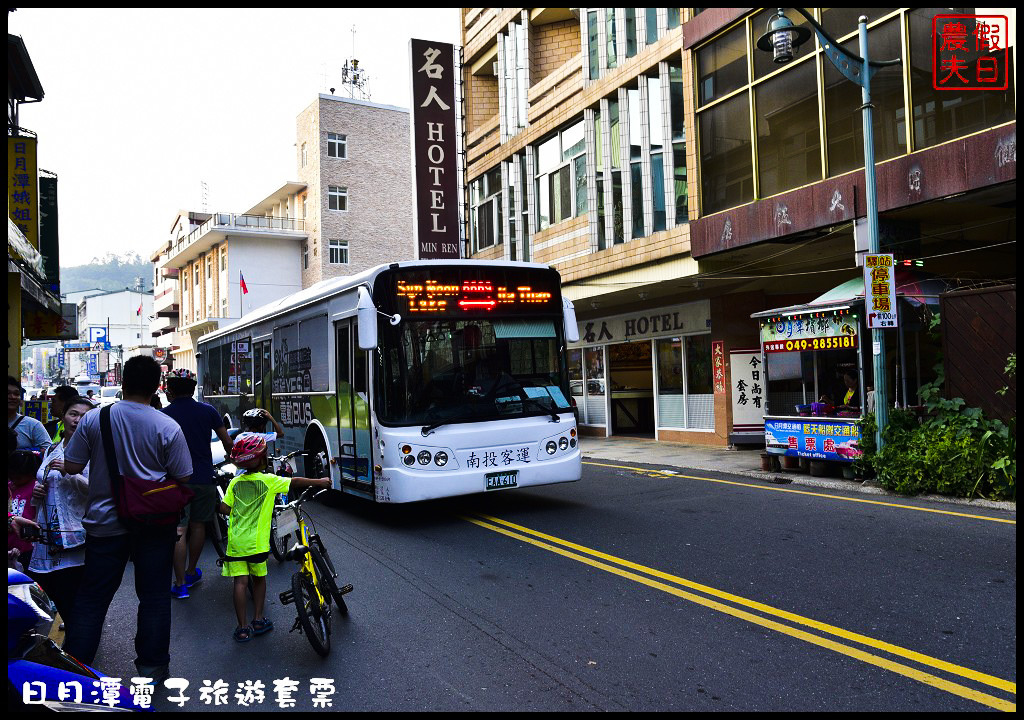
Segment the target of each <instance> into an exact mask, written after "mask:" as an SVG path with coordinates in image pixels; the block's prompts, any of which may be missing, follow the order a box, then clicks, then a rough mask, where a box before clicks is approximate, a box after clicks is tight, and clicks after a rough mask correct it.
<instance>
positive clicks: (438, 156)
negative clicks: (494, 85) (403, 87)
mask: <svg viewBox="0 0 1024 720" xmlns="http://www.w3.org/2000/svg"><path fill="white" fill-rule="evenodd" d="M409 44H410V47H411V50H412V100H413V103H412V134H413V138H412V140H413V142H412V145H413V182H414V183H415V189H414V194H415V198H416V215H415V217H416V253H417V258H419V259H420V260H429V259H445V260H451V259H455V260H457V259H459V258H460V257H461V256H462V253H461V247H460V241H459V237H460V226H459V190H458V187H459V185H458V172H459V171H458V164H457V160H458V150H457V144H456V139H457V133H458V132H459V126H458V123H457V120H456V116H455V82H456V80H457V78H456V77H455V71H456V69H455V48H454V46H452V45H450V44H448V43H441V42H429V41H427V40H416V39H413V40H410V41H409Z"/></svg>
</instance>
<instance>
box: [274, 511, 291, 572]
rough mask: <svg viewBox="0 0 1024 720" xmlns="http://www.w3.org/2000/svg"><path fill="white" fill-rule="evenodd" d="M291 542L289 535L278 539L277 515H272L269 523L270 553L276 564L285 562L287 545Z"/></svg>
mask: <svg viewBox="0 0 1024 720" xmlns="http://www.w3.org/2000/svg"><path fill="white" fill-rule="evenodd" d="M290 541H291V536H290V535H285V536H284V537H278V535H277V514H276V513H275V514H274V517H273V519H271V521H270V552H272V553H274V557H275V558H276V559H277V561H278V562H284V561H285V554H286V553H287V552H288V543H289V542H290Z"/></svg>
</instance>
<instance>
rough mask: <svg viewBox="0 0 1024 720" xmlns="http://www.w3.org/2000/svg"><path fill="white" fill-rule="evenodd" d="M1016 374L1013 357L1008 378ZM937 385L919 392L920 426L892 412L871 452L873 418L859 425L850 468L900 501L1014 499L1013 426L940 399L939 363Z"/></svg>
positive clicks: (958, 402) (954, 401)
mask: <svg viewBox="0 0 1024 720" xmlns="http://www.w3.org/2000/svg"><path fill="white" fill-rule="evenodd" d="M1015 373H1016V356H1015V355H1014V356H1011V358H1010V359H1009V360H1008V361H1007V374H1009V375H1013V374H1015ZM936 374H937V376H938V377H937V380H936V381H935V382H934V383H931V384H929V385H925V386H923V387H922V389H921V397H922V400H923V402H924V404H925V407H926V408H927V410H928V413H927V416H926V417H925V419H924V420H923V421H919V420H918V418H917V416H916V415H915V413H914V412H913V411H910V410H901V409H894V410H892V411H890V414H889V421H888V424H887V425H886V427H885V433H884V434H883V438H882V439H883V448H882V451H881V452H878V450H877V448H876V446H875V429H876V424H875V416H874V415H873V414H867V415H865V416H864V418H863V419H862V420H861V422H860V423H859V426H860V430H861V440H860V448H861V451H862V453H863V455H862V456H861V457H860V458H859V459H858V460H856V461H855V462H854V465H853V466H854V470H855V471H856V472H857V474H858V475H859V476H861V477H871V475H872V473H873V474H874V475H875V476H877V478H878V481H879V483H880V484H881V485H882V487H884V488H886V489H888V490H892V491H893V492H898V493H901V494H904V495H916V494H919V493H939V494H941V495H955V496H958V497H967V498H972V497H986V498H993V499H1002V500H1014V501H1015V500H1016V499H1017V432H1016V429H1017V422H1016V418H1013V419H1011V420H1010V424H1009V426H1008V425H1006V424H1005V423H1003V422H1001V421H1000V420H994V419H991V420H990V419H988V418H986V417H985V415H984V413H982V411H981V410H980V409H978V408H968V407H965V405H966V403H965V402H964V401H963V399H962V398H952V399H947V398H944V397H942V384H943V374H942V367H941V363H940V365H939V366H937V367H936Z"/></svg>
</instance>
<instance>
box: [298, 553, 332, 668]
mask: <svg viewBox="0 0 1024 720" xmlns="http://www.w3.org/2000/svg"><path fill="white" fill-rule="evenodd" d="M292 592H293V593H294V594H295V609H296V610H297V611H298V613H299V625H300V626H301V627H302V632H303V633H305V635H306V639H307V640H309V644H310V645H312V646H313V650H315V651H316V653H317V655H319V656H320V657H327V655H328V653H330V652H331V611H330V608H329V607H327V608H325V607H323V606H321V604H320V600H318V599H317V596H316V590H315V589H314V587H313V580H312V578H310V577H309V576H308V575H306V573H304V572H301V571H300V572H297V573H295V574H294V575H292Z"/></svg>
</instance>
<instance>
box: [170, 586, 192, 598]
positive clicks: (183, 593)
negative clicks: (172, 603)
mask: <svg viewBox="0 0 1024 720" xmlns="http://www.w3.org/2000/svg"><path fill="white" fill-rule="evenodd" d="M171 597H173V598H177V599H178V600H184V599H185V598H187V597H188V585H171Z"/></svg>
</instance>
